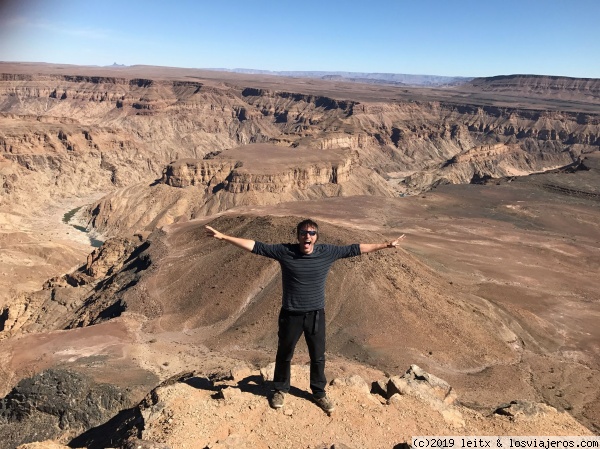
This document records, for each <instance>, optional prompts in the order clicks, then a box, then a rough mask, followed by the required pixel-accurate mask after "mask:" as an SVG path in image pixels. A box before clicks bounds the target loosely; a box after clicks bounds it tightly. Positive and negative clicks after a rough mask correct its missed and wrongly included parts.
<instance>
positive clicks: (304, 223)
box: [296, 218, 319, 237]
mask: <svg viewBox="0 0 600 449" xmlns="http://www.w3.org/2000/svg"><path fill="white" fill-rule="evenodd" d="M304 228H313V229H314V230H315V231H317V235H318V234H319V225H318V224H316V223H315V222H314V221H312V220H311V219H310V218H308V219H306V220H302V221H301V222H300V223H298V226H296V237H300V230H301V229H304Z"/></svg>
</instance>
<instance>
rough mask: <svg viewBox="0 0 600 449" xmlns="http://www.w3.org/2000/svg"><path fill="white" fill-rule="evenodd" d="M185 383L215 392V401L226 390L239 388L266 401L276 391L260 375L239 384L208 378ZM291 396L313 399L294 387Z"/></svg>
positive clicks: (194, 379)
mask: <svg viewBox="0 0 600 449" xmlns="http://www.w3.org/2000/svg"><path fill="white" fill-rule="evenodd" d="M183 382H184V383H186V384H188V385H189V386H191V387H194V388H197V389H199V390H206V391H212V392H214V394H213V395H212V397H213V398H214V399H219V398H221V397H222V394H221V391H222V390H223V389H225V388H235V387H237V388H239V390H240V391H242V392H244V393H251V394H253V395H256V396H262V397H264V398H266V399H268V398H270V397H271V395H272V394H273V391H274V390H273V382H272V381H265V380H263V378H262V376H259V375H252V376H247V377H244V378H243V379H241V380H239V381H238V382H237V384H236V383H235V382H231V381H228V380H223V381H216V382H215V381H213V380H211V379H208V378H206V377H190V378H188V379H185V380H184V381H183ZM289 394H290V395H291V396H295V397H297V398H300V399H306V400H308V401H310V400H311V398H312V394H311V393H310V392H308V391H305V390H301V389H300V388H297V387H294V386H292V387H290V391H289Z"/></svg>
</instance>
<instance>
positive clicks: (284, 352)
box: [273, 309, 327, 398]
mask: <svg viewBox="0 0 600 449" xmlns="http://www.w3.org/2000/svg"><path fill="white" fill-rule="evenodd" d="M303 333H304V339H305V340H306V345H307V346H308V354H309V355H310V389H311V390H312V392H313V395H314V396H315V397H317V398H320V397H323V396H325V385H326V384H327V379H326V378H325V310H323V309H321V310H315V311H312V312H306V313H302V312H290V311H288V310H284V309H281V312H279V332H278V334H277V336H278V337H279V342H278V344H277V357H276V358H275V374H274V376H273V383H274V387H275V390H277V391H282V392H284V393H287V392H288V391H289V390H290V376H291V362H292V357H293V356H294V349H295V348H296V343H298V340H299V339H300V336H301V335H302V334H303Z"/></svg>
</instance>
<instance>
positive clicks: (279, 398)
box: [269, 391, 285, 408]
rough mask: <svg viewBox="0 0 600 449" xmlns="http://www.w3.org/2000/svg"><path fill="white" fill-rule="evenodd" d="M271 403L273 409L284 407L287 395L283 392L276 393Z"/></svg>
mask: <svg viewBox="0 0 600 449" xmlns="http://www.w3.org/2000/svg"><path fill="white" fill-rule="evenodd" d="M269 402H270V404H271V407H273V408H281V407H283V403H284V402H285V393H284V392H282V391H276V392H275V393H274V394H273V396H271V400H270V401H269Z"/></svg>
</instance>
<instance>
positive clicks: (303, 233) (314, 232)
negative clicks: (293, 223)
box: [298, 230, 317, 237]
mask: <svg viewBox="0 0 600 449" xmlns="http://www.w3.org/2000/svg"><path fill="white" fill-rule="evenodd" d="M298 234H300V235H301V236H302V237H306V235H307V234H308V235H310V236H311V237H312V236H315V235H317V231H305V230H302V231H300V232H298Z"/></svg>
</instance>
